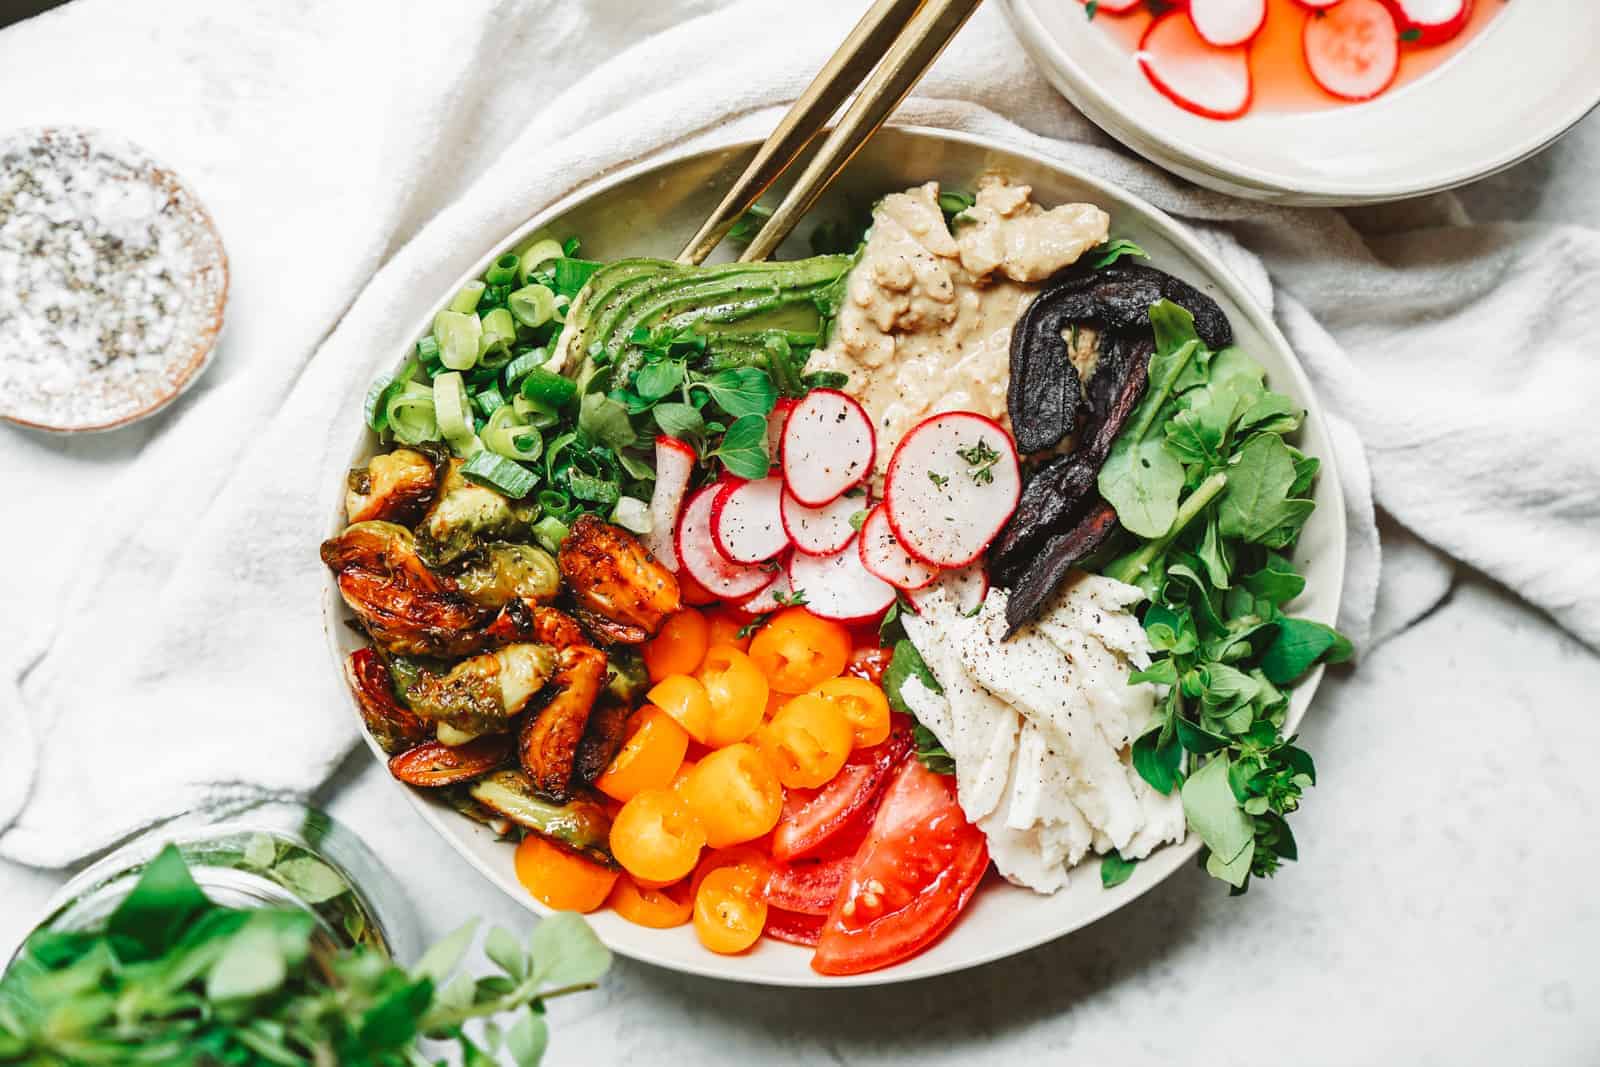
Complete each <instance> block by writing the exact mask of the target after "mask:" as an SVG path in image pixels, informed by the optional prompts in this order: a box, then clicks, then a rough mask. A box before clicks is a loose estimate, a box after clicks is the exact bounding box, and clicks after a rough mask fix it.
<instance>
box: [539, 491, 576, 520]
mask: <svg viewBox="0 0 1600 1067" xmlns="http://www.w3.org/2000/svg"><path fill="white" fill-rule="evenodd" d="M539 510H540V511H542V512H544V513H545V514H546V515H554V516H555V517H556V518H558V519H560V520H561V521H562V522H571V521H572V520H573V519H575V518H577V517H578V515H579V513H581V512H582V511H583V509H582V508H581V507H579V506H578V505H577V504H575V503H573V501H572V497H570V496H568V495H567V494H566V493H563V492H562V491H561V490H559V489H541V490H539Z"/></svg>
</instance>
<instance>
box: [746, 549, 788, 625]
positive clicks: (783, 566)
mask: <svg viewBox="0 0 1600 1067" xmlns="http://www.w3.org/2000/svg"><path fill="white" fill-rule="evenodd" d="M776 562H777V564H778V566H777V567H775V568H774V569H773V571H772V581H770V582H768V583H767V584H766V585H764V586H762V587H761V588H760V589H757V590H756V591H755V592H754V593H751V594H750V595H749V596H747V597H745V598H744V599H743V600H740V601H739V602H738V603H737V604H734V605H733V608H734V610H735V611H739V612H742V613H743V614H745V615H749V616H750V617H751V618H754V617H755V616H757V615H765V614H766V613H767V612H769V611H777V610H778V609H779V608H783V607H787V606H788V605H786V604H778V603H774V604H773V605H772V606H771V607H765V606H763V607H756V606H754V605H755V602H756V601H757V600H760V599H761V598H762V597H764V596H766V595H767V594H768V593H770V592H771V591H772V587H773V586H775V585H777V584H778V580H779V579H780V578H781V579H783V584H784V585H788V584H789V554H784V555H782V556H781V558H779V559H778V560H777V561H776ZM790 591H791V592H792V591H793V590H792V589H791V590H790Z"/></svg>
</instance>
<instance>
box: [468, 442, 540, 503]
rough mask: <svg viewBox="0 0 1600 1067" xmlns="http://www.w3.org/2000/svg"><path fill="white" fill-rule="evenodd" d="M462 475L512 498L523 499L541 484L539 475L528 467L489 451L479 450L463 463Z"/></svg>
mask: <svg viewBox="0 0 1600 1067" xmlns="http://www.w3.org/2000/svg"><path fill="white" fill-rule="evenodd" d="M461 476H462V477H463V478H466V479H468V480H469V481H474V482H477V483H478V484H479V485H487V486H488V487H489V488H490V489H493V490H495V491H497V492H500V493H504V494H505V495H506V496H508V497H510V498H511V499H512V500H521V499H522V498H523V497H525V496H527V495H528V494H529V493H531V492H533V487H534V486H536V485H538V484H539V476H538V475H537V474H535V473H533V472H532V471H531V470H529V469H528V468H527V467H524V466H523V465H522V464H520V463H517V462H514V461H513V460H509V459H507V458H506V457H504V456H497V455H495V454H494V453H493V452H489V451H483V452H479V453H478V454H477V455H475V456H473V457H472V458H471V459H469V460H467V462H466V463H464V464H462V467H461Z"/></svg>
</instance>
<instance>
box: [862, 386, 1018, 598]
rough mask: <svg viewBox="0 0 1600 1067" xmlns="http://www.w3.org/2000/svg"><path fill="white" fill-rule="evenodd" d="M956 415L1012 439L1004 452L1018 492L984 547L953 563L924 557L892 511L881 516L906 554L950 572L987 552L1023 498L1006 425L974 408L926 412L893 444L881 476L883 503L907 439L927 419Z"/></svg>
mask: <svg viewBox="0 0 1600 1067" xmlns="http://www.w3.org/2000/svg"><path fill="white" fill-rule="evenodd" d="M957 417H959V418H965V419H977V420H978V421H980V422H985V423H988V424H989V425H990V426H992V427H994V428H995V429H996V430H998V431H999V432H1000V435H1001V436H1002V437H1004V438H1005V439H1006V440H1007V441H1010V442H1011V446H1010V448H1009V450H1008V453H1007V454H1008V455H1009V456H1010V457H1011V467H1012V469H1013V470H1015V471H1016V473H1017V493H1016V496H1015V497H1014V498H1013V499H1012V501H1011V503H1010V505H1009V506H1008V507H1007V508H1006V513H1005V515H1004V516H1003V517H1002V518H1001V519H1000V521H999V522H998V523H996V524H995V528H994V533H992V534H990V535H989V537H988V539H987V540H985V541H984V543H983V547H982V548H980V549H978V551H976V552H974V553H973V554H972V555H970V556H968V557H967V558H966V559H963V560H960V561H958V562H954V563H941V562H940V561H938V560H934V559H929V558H928V557H927V556H924V555H923V554H922V553H920V552H918V551H917V550H916V548H915V546H913V545H912V543H911V542H910V541H909V540H907V539H906V535H905V531H904V530H902V529H901V528H900V524H899V523H897V522H895V521H894V511H893V510H892V509H890V508H888V507H887V506H886V507H885V508H884V515H885V516H886V517H887V518H888V520H889V528H890V529H892V530H893V531H894V536H895V539H896V540H898V541H899V542H900V545H901V547H902V548H904V549H905V550H906V555H908V556H910V557H911V558H912V559H915V560H919V561H921V562H923V563H926V564H927V565H928V566H930V567H937V568H939V569H940V570H947V571H953V570H956V569H957V568H959V567H965V566H966V565H967V564H969V563H973V562H975V561H977V560H978V559H979V558H981V557H982V556H983V554H984V553H985V552H987V551H989V546H990V545H991V544H993V543H994V539H995V538H996V537H997V536H999V534H1000V531H1001V530H1002V529H1003V528H1004V527H1005V524H1006V523H1008V522H1010V521H1011V516H1012V514H1013V513H1015V512H1016V510H1017V502H1018V501H1020V500H1021V499H1022V463H1021V461H1020V458H1019V457H1018V456H1017V445H1016V442H1015V441H1014V440H1013V439H1012V437H1011V435H1010V434H1009V433H1006V429H1005V427H1004V426H1001V425H1000V424H999V423H998V422H996V421H994V420H993V419H991V418H989V416H987V415H979V414H978V413H977V412H976V411H941V412H938V413H937V414H934V415H929V416H928V417H927V418H925V419H923V420H922V421H921V422H919V423H917V424H916V425H915V426H913V427H911V429H909V430H907V431H906V432H905V434H904V436H902V437H901V438H900V443H899V445H897V446H895V450H894V455H893V456H891V457H889V467H888V469H887V470H886V471H885V472H884V476H883V484H884V492H883V500H884V504H885V505H887V504H888V502H889V497H890V496H891V495H892V490H891V488H890V487H891V486H893V485H894V472H895V467H896V465H897V464H898V463H899V462H900V457H901V455H902V454H903V453H904V452H905V447H906V442H907V441H909V440H911V438H912V436H913V435H914V434H915V433H916V432H917V431H918V430H920V429H922V428H923V427H924V426H927V425H928V424H929V423H930V422H933V421H935V420H937V419H948V418H957Z"/></svg>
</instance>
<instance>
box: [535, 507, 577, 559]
mask: <svg viewBox="0 0 1600 1067" xmlns="http://www.w3.org/2000/svg"><path fill="white" fill-rule="evenodd" d="M568 532H569V531H568V529H567V524H566V523H564V522H562V521H561V520H560V519H558V518H556V517H555V516H554V515H546V516H545V517H544V518H542V519H540V520H539V521H538V522H536V523H534V524H533V536H534V540H536V541H538V542H539V544H540V545H541V546H542V547H543V548H544V550H545V551H546V552H555V551H558V550H559V549H560V548H561V542H563V541H565V540H566V539H567V534H568Z"/></svg>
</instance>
